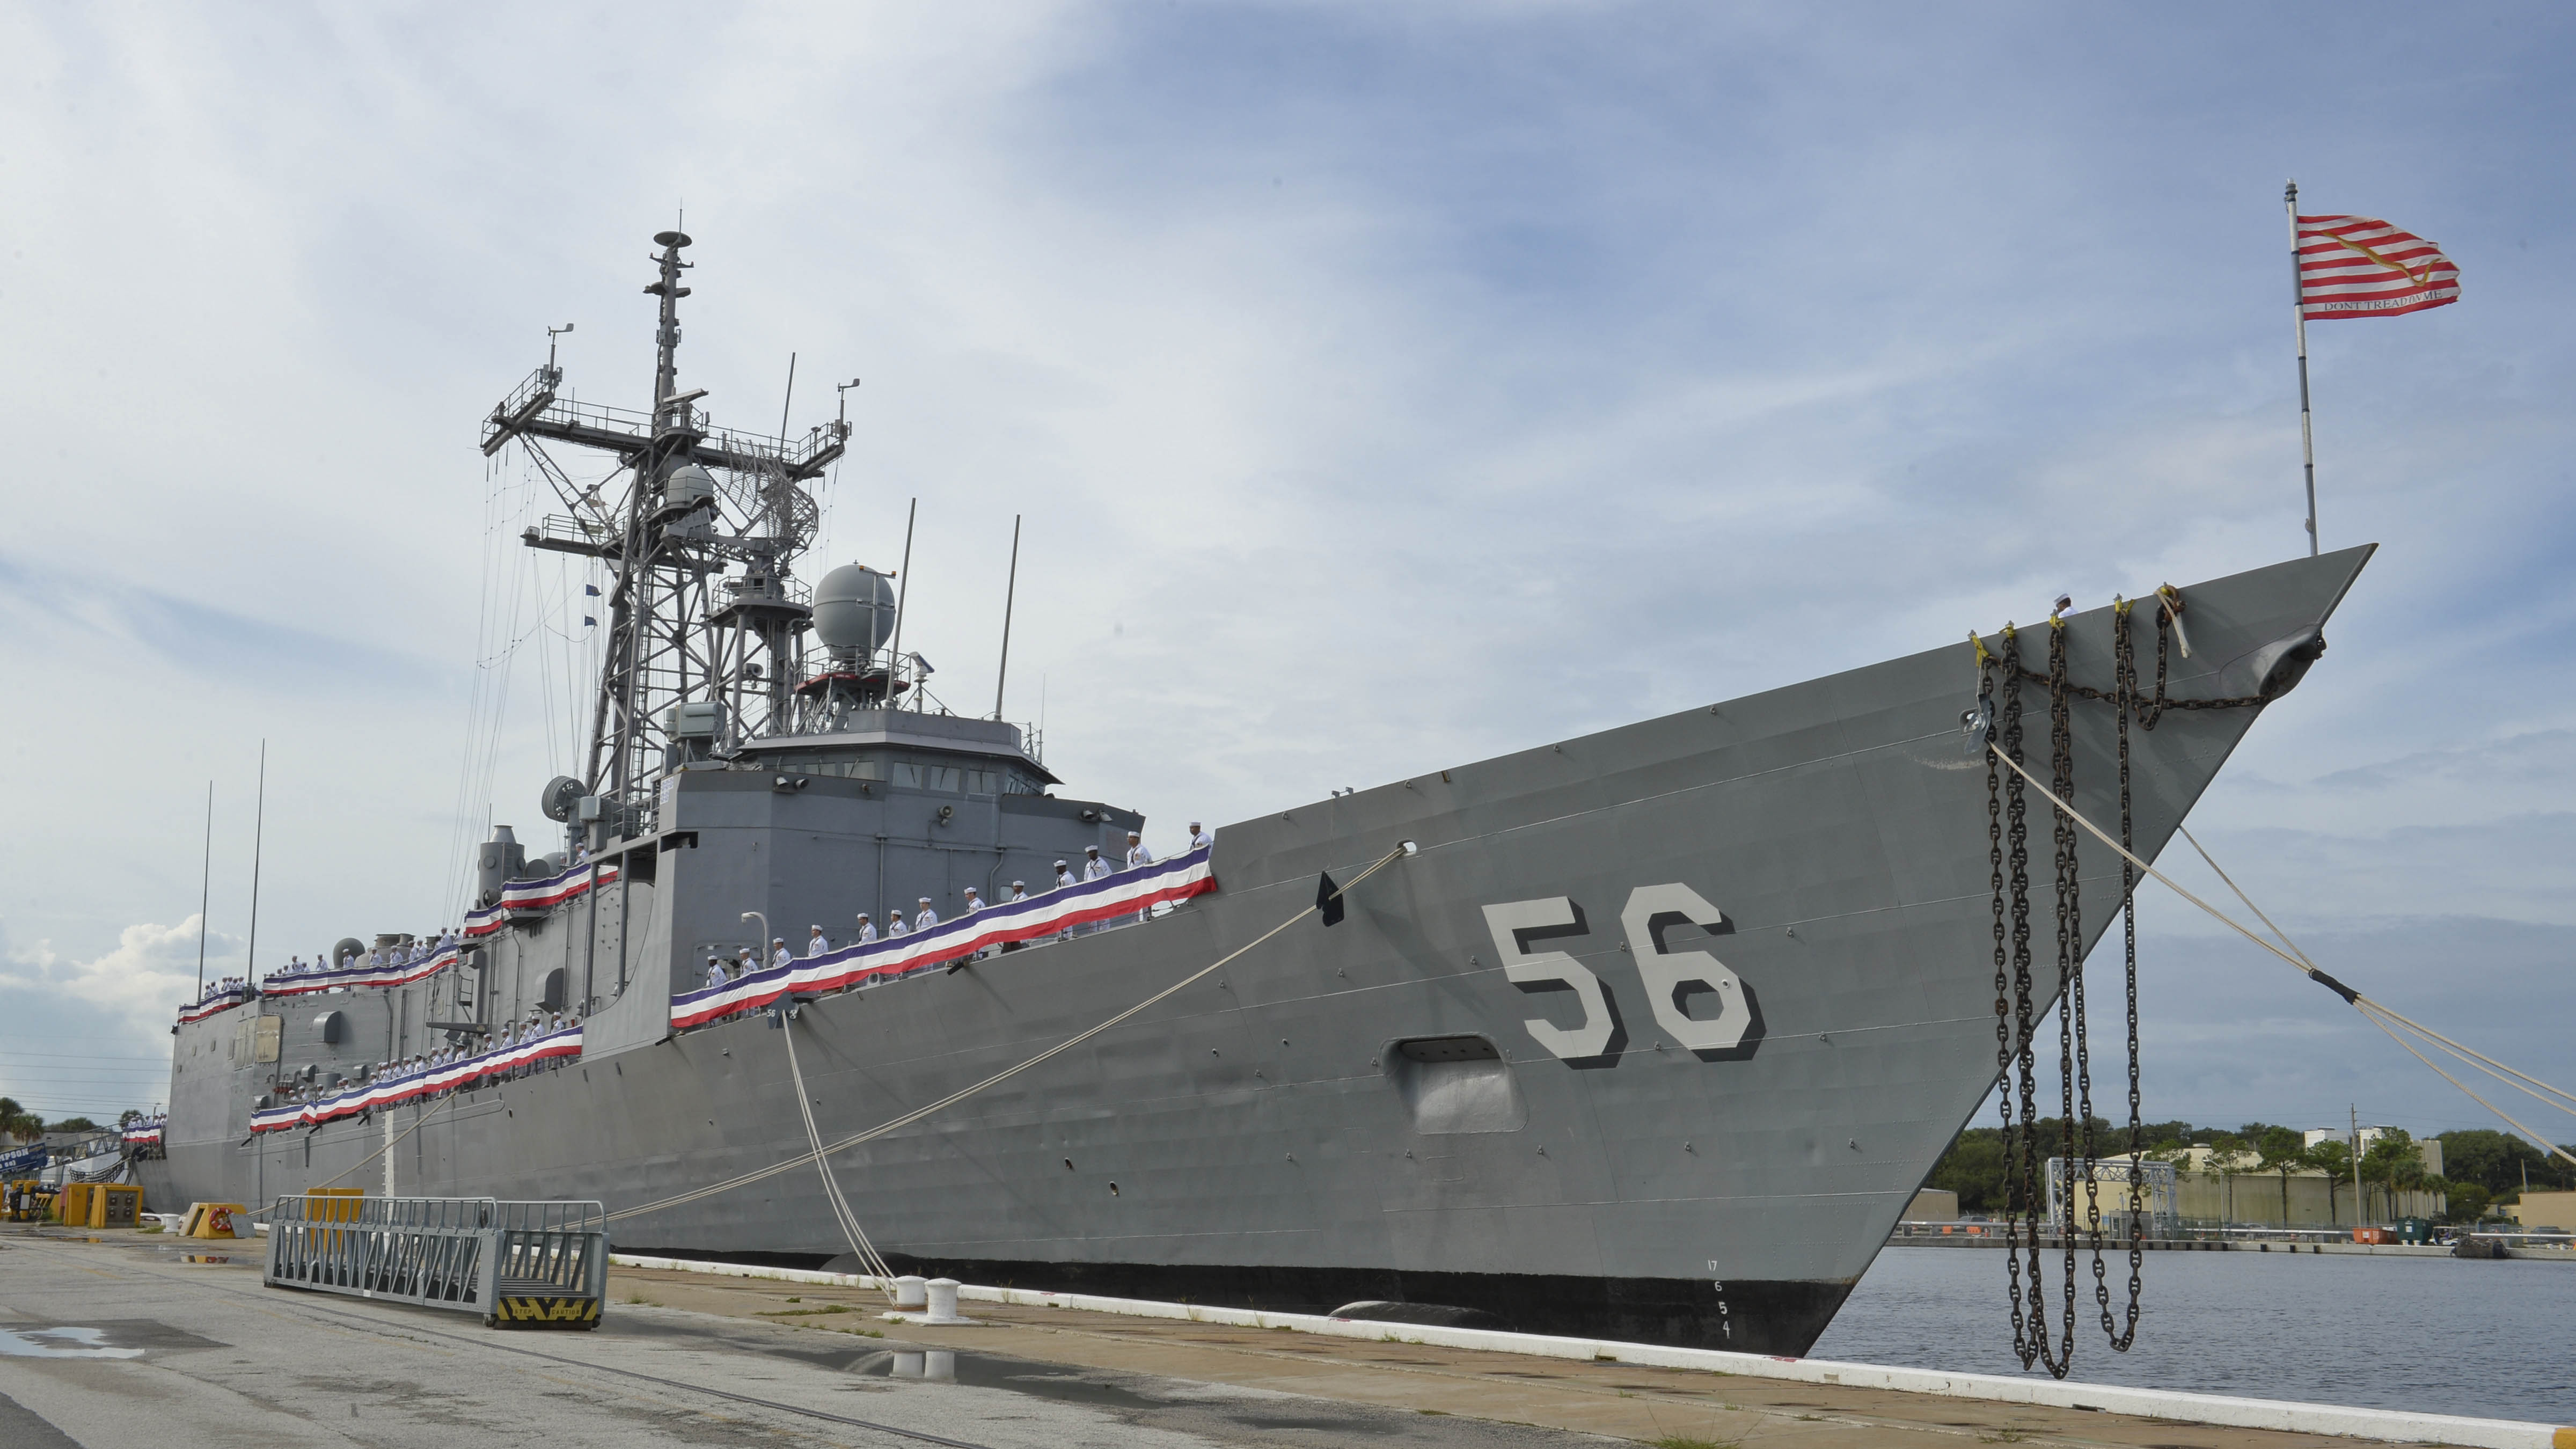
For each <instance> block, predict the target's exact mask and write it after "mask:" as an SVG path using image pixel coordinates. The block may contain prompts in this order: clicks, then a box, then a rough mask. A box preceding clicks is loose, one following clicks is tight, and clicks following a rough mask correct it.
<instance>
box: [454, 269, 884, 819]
mask: <svg viewBox="0 0 2576 1449" xmlns="http://www.w3.org/2000/svg"><path fill="white" fill-rule="evenodd" d="M653 243H654V245H655V246H656V247H658V248H659V249H660V250H659V251H657V252H656V253H654V255H653V257H652V261H653V262H654V266H655V273H656V275H655V278H654V280H653V281H651V282H649V283H647V284H646V285H645V287H644V290H645V292H646V293H648V294H650V295H651V296H653V297H655V298H657V299H658V311H659V316H658V318H657V326H656V329H655V332H654V356H653V394H652V406H651V410H650V411H649V412H642V413H638V412H633V411H629V410H625V409H619V408H609V407H601V406H598V405H596V404H591V403H576V402H573V401H570V400H568V399H566V398H563V397H561V396H560V395H559V394H560V390H561V388H562V385H563V373H562V370H561V369H560V368H559V367H558V366H556V364H555V362H554V360H553V355H552V343H551V334H552V332H553V329H549V333H550V337H549V352H548V360H547V363H546V365H545V366H543V367H540V368H538V369H537V370H536V371H535V372H533V373H531V374H530V375H529V376H528V378H527V380H526V381H524V382H522V383H521V384H520V385H519V386H518V388H517V389H516V390H514V391H513V392H512V393H511V394H510V395H509V396H508V397H506V398H504V399H502V401H501V402H500V403H499V404H498V405H497V406H495V407H494V408H493V410H492V412H491V415H490V416H489V417H487V418H485V419H484V424H483V452H484V455H485V456H486V457H489V456H490V455H492V454H494V453H497V452H499V451H500V450H501V449H502V448H503V447H505V446H507V445H508V444H510V443H512V442H514V441H515V442H517V443H519V444H520V445H521V446H522V447H524V448H526V449H527V451H528V455H529V458H530V460H531V461H532V462H533V463H534V464H535V465H536V467H537V468H538V470H539V471H540V472H542V473H543V474H544V475H545V476H546V479H547V481H548V482H549V483H551V484H552V485H553V486H554V488H555V492H556V495H557V496H558V498H559V499H560V500H561V501H562V503H563V506H564V509H565V512H564V513H563V514H560V515H553V516H549V517H547V518H545V519H544V520H543V521H542V522H541V523H540V524H539V525H538V526H535V527H532V528H529V529H528V530H527V531H526V533H525V534H523V535H522V538H521V541H522V542H524V543H525V544H527V545H528V546H529V547H531V548H543V549H552V550H554V551H557V552H560V553H573V554H580V555H583V556H584V557H588V558H595V559H598V560H600V561H601V562H603V563H605V564H607V565H608V566H609V567H610V569H611V571H612V572H613V575H614V583H613V584H612V585H611V587H610V589H609V595H608V613H609V620H608V624H609V627H608V638H607V644H606V649H605V653H604V661H603V664H602V666H601V670H600V678H599V692H598V699H597V704H596V708H595V711H594V714H593V724H592V730H591V745H590V756H589V763H588V765H587V767H586V771H585V774H584V777H583V778H584V784H585V786H586V788H587V789H588V791H589V792H590V793H591V794H593V795H596V796H599V797H601V798H602V801H603V804H604V806H605V807H606V808H605V810H604V812H603V825H604V826H605V827H606V829H607V830H608V831H609V832H610V833H612V834H615V835H621V836H624V837H627V838H630V839H632V838H636V837H639V836H641V835H644V834H646V833H649V832H650V831H651V830H653V829H654V828H655V827H656V823H657V822H656V820H655V814H656V804H657V802H656V800H655V798H654V794H653V790H652V782H653V781H654V780H656V779H658V778H659V777H660V776H661V775H662V774H663V773H664V772H665V771H666V770H668V769H670V768H672V767H674V766H676V765H678V764H682V763H686V762H687V761H689V760H693V759H703V758H707V757H709V756H714V755H729V754H730V753H731V751H732V750H733V749H735V748H738V747H739V746H740V744H741V743H742V742H743V741H744V740H746V739H750V738H754V737H758V736H761V735H767V734H773V733H780V732H784V731H787V730H790V729H792V728H793V727H794V719H793V714H794V711H793V699H792V694H791V691H792V690H793V689H794V687H795V685H796V683H797V682H798V680H799V678H800V677H801V674H802V671H803V662H804V648H803V644H804V641H803V636H804V632H805V630H806V628H807V626H808V623H809V621H810V618H811V616H812V613H813V610H812V608H811V606H810V599H811V590H810V589H808V588H807V587H806V586H805V585H803V584H802V583H800V582H798V581H797V580H796V579H795V578H794V576H793V573H792V565H793V563H794V561H795V559H796V558H797V556H798V555H800V554H802V553H803V552H804V551H805V548H806V546H807V545H808V544H809V543H811V542H812V541H813V537H814V529H815V525H816V523H817V522H818V519H819V513H818V510H817V508H816V506H815V503H814V499H813V496H812V495H811V494H810V493H808V492H807V491H806V488H805V485H806V484H808V483H811V482H813V481H815V480H817V479H819V478H821V477H823V476H824V475H825V474H826V473H827V472H828V471H829V470H830V469H831V466H832V464H833V462H834V461H835V460H836V459H838V458H839V457H840V456H841V454H842V452H843V451H844V449H845V448H846V447H847V445H848V441H849V436H850V425H849V423H848V422H847V421H846V420H844V419H838V418H836V419H834V420H833V421H831V422H828V423H824V424H822V425H821V426H819V427H816V428H814V429H812V430H810V431H808V432H807V433H806V434H805V435H804V436H803V437H801V438H797V439H792V440H791V439H787V438H785V437H783V436H770V435H766V434H747V433H737V432H734V431H731V430H729V429H725V428H719V427H716V426H714V424H713V423H712V422H711V421H710V420H709V418H708V417H707V415H706V414H705V413H704V412H703V411H702V410H700V408H699V407H698V405H697V404H698V401H699V400H700V399H702V398H704V397H705V396H706V395H707V394H706V389H704V388H698V389H695V390H692V391H688V392H682V391H680V390H679V385H680V367H679V350H680V299H681V298H683V297H685V296H688V295H689V291H690V289H689V288H688V287H687V286H685V285H683V284H682V281H681V274H682V273H684V272H686V271H688V270H690V268H691V264H690V263H688V262H684V261H682V260H680V253H681V251H682V249H684V248H686V247H687V246H689V245H690V240H689V237H688V235H687V234H686V233H685V232H680V231H676V230H675V231H666V232H661V233H658V234H657V235H655V237H654V238H653ZM564 330H566V331H569V330H570V329H569V328H566V329H564ZM780 431H781V433H782V434H783V433H784V431H785V430H784V428H782V429H781V430H780ZM549 442H555V443H565V444H569V445H571V446H573V447H578V448H589V449H593V450H596V451H599V452H604V453H608V454H610V455H612V456H613V457H615V458H616V460H617V463H618V466H619V468H620V470H621V471H623V472H624V473H625V474H626V490H625V496H624V497H623V498H622V499H620V500H618V501H616V502H614V503H609V502H603V501H601V497H600V495H601V494H603V493H605V492H607V490H606V489H605V488H604V487H603V488H599V489H593V490H591V491H590V492H588V493H584V492H583V491H582V490H579V489H576V488H575V487H574V486H573V484H572V481H571V478H570V476H569V475H568V474H566V473H565V472H564V470H563V469H561V468H559V467H557V466H556V465H555V462H554V460H553V459H552V458H551V457H549V456H548V455H547V453H546V450H545V444H546V443H549ZM680 704H696V705H699V706H701V708H698V709H695V710H690V711H675V710H674V709H673V708H672V707H673V706H675V705H680ZM709 705H712V706H714V708H712V709H708V708H705V707H704V706H709Z"/></svg>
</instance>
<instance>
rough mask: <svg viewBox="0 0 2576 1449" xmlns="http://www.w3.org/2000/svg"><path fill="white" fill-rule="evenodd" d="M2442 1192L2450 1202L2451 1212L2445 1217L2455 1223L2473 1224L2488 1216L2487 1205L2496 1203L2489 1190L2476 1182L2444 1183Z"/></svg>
mask: <svg viewBox="0 0 2576 1449" xmlns="http://www.w3.org/2000/svg"><path fill="white" fill-rule="evenodd" d="M2442 1192H2443V1195H2444V1196H2445V1197H2447V1198H2448V1199H2449V1200H2450V1211H2449V1212H2447V1213H2445V1214H2444V1216H2446V1217H2448V1218H2449V1219H2450V1220H2451V1221H2453V1222H2455V1223H2473V1222H2476V1221H2477V1220H2478V1219H2480V1218H2483V1217H2485V1216H2486V1215H2487V1204H2488V1203H2490V1202H2493V1201H2494V1198H2492V1197H2491V1196H2489V1195H2488V1193H2487V1190H2486V1189H2485V1188H2483V1187H2480V1186H2478V1185H2477V1184H2476V1183H2474V1182H2452V1181H2448V1180H2446V1181H2444V1182H2443V1184H2442Z"/></svg>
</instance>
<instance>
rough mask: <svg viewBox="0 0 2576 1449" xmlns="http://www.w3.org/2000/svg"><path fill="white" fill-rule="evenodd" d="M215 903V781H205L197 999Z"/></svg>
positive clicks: (203, 984) (202, 993)
mask: <svg viewBox="0 0 2576 1449" xmlns="http://www.w3.org/2000/svg"><path fill="white" fill-rule="evenodd" d="M214 903H215V782H214V781H212V780H208V781H207V782H206V868H205V874H204V876H203V878H202V879H200V880H199V881H198V883H197V1000H199V1001H200V1002H202V1001H204V1000H205V999H206V912H207V911H208V910H209V909H211V908H212V907H213V906H214Z"/></svg>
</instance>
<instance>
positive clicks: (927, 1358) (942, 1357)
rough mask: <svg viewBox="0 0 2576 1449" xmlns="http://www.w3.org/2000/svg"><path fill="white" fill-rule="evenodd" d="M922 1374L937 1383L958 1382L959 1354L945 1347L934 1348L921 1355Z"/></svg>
mask: <svg viewBox="0 0 2576 1449" xmlns="http://www.w3.org/2000/svg"><path fill="white" fill-rule="evenodd" d="M921 1376H922V1377H923V1378H925V1379H928V1380H930V1381H931V1382H932V1383H935V1384H953V1383H955V1382H957V1355H956V1354H954V1353H952V1352H950V1351H949V1350H947V1349H944V1348H934V1349H931V1350H929V1351H928V1352H926V1353H924V1354H923V1355H922V1356H921Z"/></svg>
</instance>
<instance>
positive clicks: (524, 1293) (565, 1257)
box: [260, 1193, 608, 1328]
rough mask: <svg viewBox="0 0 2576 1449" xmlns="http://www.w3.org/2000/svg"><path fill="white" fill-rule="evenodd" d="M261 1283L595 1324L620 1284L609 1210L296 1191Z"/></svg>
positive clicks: (274, 1223) (521, 1319) (284, 1203)
mask: <svg viewBox="0 0 2576 1449" xmlns="http://www.w3.org/2000/svg"><path fill="white" fill-rule="evenodd" d="M260 1281H261V1282H262V1283H264V1284H266V1285H267V1286H269V1287H273V1288H299V1289H307V1290H312V1291H318V1292H325V1293H342V1294H347V1295H349V1296H352V1297H358V1298H384V1299H392V1300H394V1301H397V1302H404V1303H416V1304H420V1305H422V1306H424V1307H430V1308H452V1309H458V1310H461V1311H464V1312H469V1313H479V1314H481V1315H482V1316H483V1319H484V1321H485V1322H486V1323H493V1324H501V1325H509V1326H517V1325H521V1324H550V1325H560V1326H568V1327H581V1328H587V1327H590V1326H591V1325H593V1324H596V1323H597V1322H598V1321H599V1306H600V1304H601V1302H602V1301H603V1300H604V1298H605V1296H606V1293H607V1288H608V1233H607V1221H606V1218H605V1216H604V1214H603V1212H602V1210H601V1208H600V1205H599V1204H598V1203H597V1202H591V1201H553V1202H514V1201H508V1200H503V1199H496V1198H488V1197H482V1198H364V1197H351V1196H346V1195H342V1194H333V1193H314V1194H294V1195H289V1196H285V1197H281V1198H279V1199H277V1201H276V1203H275V1204H274V1205H273V1206H272V1207H271V1209H270V1211H269V1230H268V1253H267V1258H266V1261H265V1266H264V1267H263V1269H262V1271H261V1274H260Z"/></svg>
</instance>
